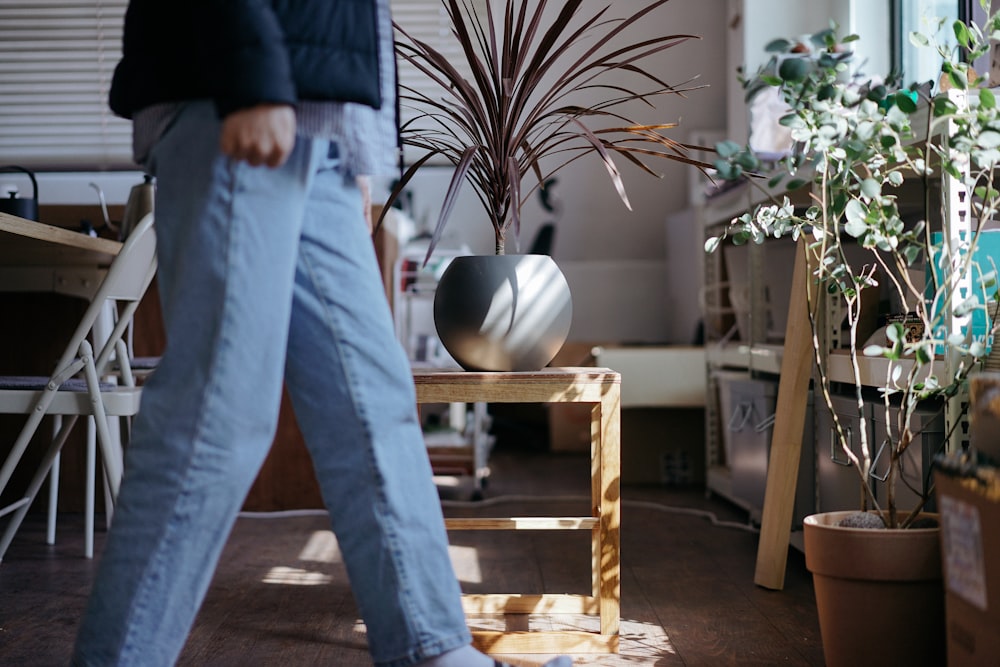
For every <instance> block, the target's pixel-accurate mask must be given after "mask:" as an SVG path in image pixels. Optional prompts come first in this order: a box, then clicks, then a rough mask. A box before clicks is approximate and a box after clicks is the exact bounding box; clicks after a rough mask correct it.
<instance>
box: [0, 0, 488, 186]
mask: <svg viewBox="0 0 1000 667" xmlns="http://www.w3.org/2000/svg"><path fill="white" fill-rule="evenodd" d="M475 1H476V2H477V3H482V2H485V0H475ZM391 4H392V10H393V17H394V19H395V21H396V22H397V23H399V24H400V25H401V26H403V27H404V28H405V29H406V31H407V32H408V33H409V34H411V35H412V36H414V37H416V38H418V39H420V40H422V41H426V42H429V43H431V44H433V45H434V46H435V47H436V48H438V49H439V50H440V51H442V52H444V53H448V54H454V55H455V57H456V62H459V61H460V60H461V58H460V56H461V51H460V49H459V48H458V45H457V43H456V41H455V38H454V36H453V35H452V34H451V29H450V27H449V21H448V14H447V12H446V11H445V9H444V6H443V4H442V3H441V0H391ZM127 5H128V0H0V165H6V164H17V165H20V166H23V167H27V168H29V169H34V170H39V171H45V170H68V171H89V170H110V169H134V168H135V164H134V163H133V162H132V128H131V123H129V122H128V121H126V120H124V119H121V118H118V117H116V116H115V115H114V114H113V113H112V112H111V110H110V109H109V108H108V89H109V87H110V85H111V77H112V75H113V73H114V68H115V65H116V64H117V63H118V60H119V59H120V58H121V39H122V24H123V19H124V14H125V8H126V6H127ZM399 78H400V81H401V82H404V83H405V84H406V85H410V86H414V87H422V86H428V85H431V86H436V84H433V83H432V82H430V80H429V79H427V77H425V76H424V75H423V74H422V73H420V72H419V71H417V70H416V69H415V68H413V67H410V66H407V65H406V63H402V62H401V63H400V67H399ZM413 114H414V112H413V111H412V110H407V109H406V108H405V107H404V108H403V109H402V116H403V118H404V119H406V118H409V117H412V115H413Z"/></svg>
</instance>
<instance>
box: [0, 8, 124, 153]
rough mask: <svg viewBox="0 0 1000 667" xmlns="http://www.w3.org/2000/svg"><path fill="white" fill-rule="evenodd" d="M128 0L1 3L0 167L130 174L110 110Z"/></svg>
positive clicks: (120, 126) (119, 126)
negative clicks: (106, 170) (120, 169)
mask: <svg viewBox="0 0 1000 667" xmlns="http://www.w3.org/2000/svg"><path fill="white" fill-rule="evenodd" d="M126 4H127V0H19V1H18V0H0V100H2V101H3V103H2V104H0V164H17V165H20V166H23V167H27V168H30V169H37V170H46V169H49V170H51V169H67V170H82V169H86V170H94V169H117V168H134V165H133V163H132V141H131V125H130V123H128V121H125V120H122V119H120V118H116V117H115V116H114V115H113V114H112V113H111V110H110V109H108V102H107V100H108V89H109V87H110V85H111V75H112V73H113V71H114V67H115V64H116V63H117V62H118V60H119V58H120V57H121V37H122V19H123V16H124V12H125V6H126Z"/></svg>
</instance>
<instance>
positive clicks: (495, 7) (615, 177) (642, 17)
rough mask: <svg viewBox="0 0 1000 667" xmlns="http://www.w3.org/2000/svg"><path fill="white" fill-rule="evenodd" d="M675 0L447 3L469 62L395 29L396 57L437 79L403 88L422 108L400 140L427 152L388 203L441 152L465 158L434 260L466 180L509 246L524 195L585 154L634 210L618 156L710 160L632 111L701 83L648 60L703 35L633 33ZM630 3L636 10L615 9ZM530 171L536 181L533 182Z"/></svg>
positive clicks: (640, 162) (500, 242) (447, 201)
mask: <svg viewBox="0 0 1000 667" xmlns="http://www.w3.org/2000/svg"><path fill="white" fill-rule="evenodd" d="M633 2H634V4H633ZM667 2H668V0H655V1H653V2H641V3H640V2H635V0H629V2H628V3H620V2H619V3H616V4H615V6H614V7H615V8H614V11H612V5H611V4H610V3H606V4H604V5H603V6H599V7H598V8H596V9H587V10H586V11H584V10H583V9H582V7H583V5H584V4H585V3H584V2H583V0H562V1H561V2H558V3H552V2H549V1H548V0H485V1H484V0H442V5H443V6H444V8H445V9H446V10H447V12H448V16H449V18H450V23H451V28H452V32H453V34H454V36H455V38H456V40H457V43H458V45H459V47H460V49H461V52H462V64H463V65H464V67H456V66H455V64H454V63H453V62H452V60H453V58H452V57H449V56H448V55H446V54H443V53H441V52H439V51H438V50H436V49H435V48H434V47H432V46H431V45H429V44H427V43H425V42H422V41H420V40H418V39H416V38H414V37H413V36H411V35H410V34H409V33H408V32H407V30H406V27H405V26H401V25H396V26H395V29H396V33H397V36H398V39H397V41H396V54H397V57H398V58H399V59H400V60H401V61H403V62H406V63H409V64H411V65H412V66H413V67H415V68H416V69H417V70H418V71H419V72H421V73H423V74H424V75H426V76H427V77H429V79H430V80H431V81H432V82H433V83H435V84H437V88H436V90H435V92H433V93H431V92H427V89H425V88H424V89H419V90H418V89H416V88H413V87H409V86H403V87H402V91H401V102H402V105H403V106H404V107H407V108H410V109H412V110H415V111H416V112H417V113H416V116H415V117H414V118H412V119H411V120H409V121H407V122H406V123H404V125H403V126H402V130H401V137H402V142H403V144H404V145H406V146H411V147H413V148H415V149H418V150H419V151H421V152H422V154H421V156H420V157H419V158H418V159H417V160H416V161H414V162H413V163H412V164H410V165H409V166H408V168H407V169H406V170H405V171H404V173H403V175H402V177H401V178H400V180H399V181H397V183H396V185H395V186H394V188H393V191H392V192H391V193H390V197H389V199H388V201H387V206H386V208H388V206H390V205H391V204H392V202H393V201H395V199H396V197H397V196H398V195H399V193H400V192H401V191H402V190H403V188H405V187H406V185H407V183H408V182H409V181H410V179H411V178H412V177H413V175H414V174H415V173H416V172H417V171H418V170H419V169H420V168H421V167H422V166H423V165H424V164H425V163H427V161H428V160H430V159H432V158H435V157H443V158H445V159H446V160H447V161H449V162H450V163H451V164H452V165H454V167H455V170H454V175H453V178H452V180H451V182H450V184H449V186H448V190H447V193H446V195H445V198H444V202H443V205H442V209H441V213H440V216H439V218H438V221H437V224H436V226H435V229H434V231H433V234H432V237H431V240H430V243H429V248H428V253H427V256H428V257H430V256H431V253H432V252H433V250H434V247H435V245H436V244H437V242H438V239H439V238H440V236H441V232H442V230H443V229H444V226H445V224H446V222H447V221H448V219H449V216H450V214H451V212H452V209H453V207H454V204H455V200H456V197H457V196H458V193H459V191H460V190H461V188H462V186H463V185H464V184H466V183H468V184H469V185H470V186H471V187H472V189H473V191H474V192H475V193H476V195H477V196H478V198H479V200H480V202H481V203H482V205H483V208H484V209H485V211H486V214H487V216H488V217H489V220H490V223H491V225H492V227H493V234H494V238H495V241H496V253H497V254H499V255H502V254H504V252H505V249H506V239H507V235H508V233H509V232H510V231H511V230H513V232H514V234H515V235H516V234H517V233H518V232H519V230H520V224H521V222H520V221H521V215H520V210H521V206H522V204H523V203H524V202H526V201H527V200H528V199H529V198H530V197H531V195H532V194H533V193H534V191H535V190H536V189H537V188H538V187H540V185H541V184H544V183H545V182H547V181H548V180H550V179H551V177H552V176H553V174H555V173H556V172H557V171H559V170H560V169H562V168H563V167H565V166H566V165H568V164H570V163H572V162H574V161H575V160H577V159H579V158H581V157H584V156H588V155H589V156H594V157H595V158H596V159H599V160H600V161H601V162H602V163H603V165H604V167H605V169H606V170H607V173H608V176H609V178H610V179H611V182H612V183H613V185H614V187H615V190H616V192H617V194H618V196H619V197H620V198H621V200H622V202H624V204H625V206H626V207H628V208H631V205H630V203H629V199H628V196H627V194H626V191H625V185H624V182H623V179H622V174H621V171H620V169H619V166H618V164H617V163H616V161H615V158H620V159H624V160H625V161H627V162H630V163H632V164H634V165H637V166H638V167H640V168H641V169H642V170H643V171H645V172H647V173H649V174H653V175H658V174H657V173H656V171H654V169H653V168H652V167H651V166H650V165H649V164H648V162H653V161H657V160H662V159H666V160H674V161H679V162H685V163H689V164H692V165H696V166H698V167H702V168H704V167H709V166H710V165H705V164H703V163H701V162H699V161H697V160H695V159H692V158H691V157H689V156H688V147H687V146H685V145H684V144H682V143H680V142H677V141H675V140H673V139H671V138H669V137H668V136H666V135H665V134H664V131H666V130H669V129H671V128H673V127H675V125H676V123H673V122H662V123H654V124H649V123H638V122H635V121H633V120H631V119H630V117H629V116H627V115H626V112H625V111H624V110H623V108H624V107H626V106H627V105H629V104H634V103H636V102H638V103H642V104H645V105H647V106H649V107H653V102H654V101H655V100H656V99H657V98H659V97H661V96H663V95H683V94H684V93H685V92H687V91H689V90H693V89H694V86H692V85H691V84H690V82H685V83H682V84H680V85H671V84H669V83H667V82H665V81H663V80H661V79H660V78H659V77H658V76H657V75H656V73H655V72H654V71H652V70H651V69H649V68H648V67H646V66H645V65H646V63H648V62H650V59H651V58H652V57H653V56H656V55H657V54H660V53H662V52H664V51H666V50H668V49H671V48H673V47H675V46H677V45H679V44H682V43H684V42H686V41H688V40H691V39H697V38H698V37H697V36H695V35H689V34H657V35H656V36H654V37H647V38H641V39H637V38H635V37H633V33H634V31H635V29H636V28H637V27H638V25H639V24H640V23H641V22H644V21H649V20H653V19H654V18H655V17H656V15H655V14H654V11H655V10H657V9H658V8H660V7H662V6H663V5H665V4H666V3H667ZM626 4H627V6H628V7H629V9H628V15H627V16H624V17H620V16H618V15H616V13H615V12H618V11H620V10H621V8H622V7H623V6H624V5H626ZM463 72H468V74H463ZM595 98H596V99H597V101H596V102H594V101H593V100H594V99H595ZM529 174H530V175H533V176H534V179H533V182H532V181H529V182H527V183H526V182H525V179H526V178H527V177H528V176H529Z"/></svg>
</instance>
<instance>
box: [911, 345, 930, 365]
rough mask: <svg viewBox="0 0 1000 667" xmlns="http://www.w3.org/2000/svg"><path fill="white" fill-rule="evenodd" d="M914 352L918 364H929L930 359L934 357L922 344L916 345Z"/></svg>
mask: <svg viewBox="0 0 1000 667" xmlns="http://www.w3.org/2000/svg"><path fill="white" fill-rule="evenodd" d="M915 352H916V358H917V363H918V364H920V365H924V364H929V363H931V360H932V359H934V355H932V354H931V353H930V352H929V351H928V350H927V348H926V347H924V346H923V345H921V346H920V347H918V348H917V349H916V351H915Z"/></svg>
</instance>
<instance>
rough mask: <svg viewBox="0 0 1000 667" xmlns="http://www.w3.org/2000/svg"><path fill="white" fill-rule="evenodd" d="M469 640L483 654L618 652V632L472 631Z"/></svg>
mask: <svg viewBox="0 0 1000 667" xmlns="http://www.w3.org/2000/svg"><path fill="white" fill-rule="evenodd" d="M472 643H473V645H475V646H476V648H478V649H479V650H480V651H482V652H483V653H490V654H505V653H507V654H518V653H561V654H569V655H575V654H579V653H618V635H617V634H614V635H605V634H597V633H593V632H583V631H573V630H559V631H556V632H551V631H549V632H545V631H531V632H498V631H487V630H473V631H472Z"/></svg>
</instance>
